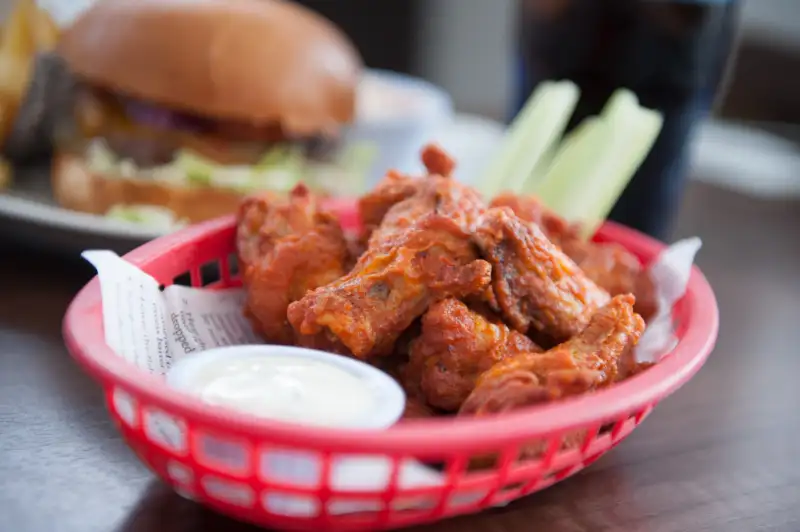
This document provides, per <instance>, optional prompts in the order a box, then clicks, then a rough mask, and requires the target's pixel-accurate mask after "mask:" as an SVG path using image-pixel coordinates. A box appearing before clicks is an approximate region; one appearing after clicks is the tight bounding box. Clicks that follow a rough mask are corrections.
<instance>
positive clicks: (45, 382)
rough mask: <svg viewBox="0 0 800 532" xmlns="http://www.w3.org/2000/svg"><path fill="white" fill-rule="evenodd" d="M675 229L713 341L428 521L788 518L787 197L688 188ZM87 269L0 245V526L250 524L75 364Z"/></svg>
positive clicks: (567, 527)
mask: <svg viewBox="0 0 800 532" xmlns="http://www.w3.org/2000/svg"><path fill="white" fill-rule="evenodd" d="M680 225H681V227H680V228H679V231H678V232H679V235H680V236H686V235H691V234H698V235H700V236H701V237H703V239H704V243H705V247H704V249H703V250H702V251H701V256H700V259H699V264H700V266H701V267H702V268H703V269H704V271H705V273H706V275H707V276H708V278H709V280H710V281H711V284H712V285H713V286H714V288H715V290H716V293H717V296H718V299H719V305H720V311H721V331H720V337H719V343H718V344H717V349H716V351H715V352H714V353H713V354H712V356H711V358H710V360H709V362H708V363H707V365H706V366H705V367H704V368H703V370H702V371H701V372H700V373H699V374H698V375H697V377H695V379H694V380H692V381H691V382H690V383H689V384H687V385H686V386H685V387H684V388H682V389H681V390H679V391H678V392H677V393H676V394H675V395H674V396H673V397H672V398H670V399H668V400H666V401H665V402H663V403H662V404H661V405H660V406H659V407H658V408H657V409H656V410H655V412H654V413H653V414H652V415H651V416H650V417H649V418H648V420H647V421H646V422H645V423H644V424H643V425H642V426H641V427H640V428H639V429H637V430H636V431H635V432H634V433H633V434H632V435H631V437H630V438H628V439H627V440H626V441H625V442H624V443H623V444H621V445H620V446H619V447H617V448H616V449H615V450H614V451H612V452H611V453H609V454H608V455H607V456H606V457H604V458H602V459H601V460H600V461H598V462H597V463H596V464H595V465H593V466H591V467H590V468H588V469H587V470H586V471H584V472H583V473H581V474H579V475H577V476H576V477H573V478H571V479H569V480H567V481H565V482H563V483H562V484H560V485H556V486H555V487H553V488H550V489H548V490H546V491H544V492H541V493H538V494H534V495H532V496H530V497H528V498H526V499H524V500H521V501H518V502H516V503H514V504H512V505H510V506H509V507H507V508H504V509H500V510H494V511H491V512H486V513H483V514H479V515H475V516H466V517H462V518H457V519H453V520H450V521H446V522H443V523H439V524H436V525H430V526H427V527H423V528H419V529H416V530H420V531H422V530H424V531H430V532H433V531H438V532H445V531H454V532H455V531H463V532H470V531H475V532H477V531H486V532H489V531H491V532H511V531H519V532H522V531H533V530H537V531H548V532H584V531H592V532H594V531H623V530H624V531H639V530H641V531H648V532H673V531H674V532H681V531H725V532H739V531H741V532H750V531H755V530H759V531H760V530H771V531H786V532H796V531H798V530H800V505H798V503H799V502H800V460H798V458H797V454H798V452H797V440H796V439H795V438H798V437H800V383H799V382H798V375H800V350H799V349H798V347H797V346H798V345H799V344H800V204H798V203H789V202H762V201H758V200H753V199H747V198H744V197H741V196H737V195H735V194H733V193H730V192H726V191H722V190H719V189H712V188H708V187H707V186H704V185H698V184H695V185H692V187H691V190H690V192H689V195H688V197H687V200H686V202H685V205H684V210H683V213H682V216H681V223H680ZM90 275H91V270H90V269H89V267H88V266H86V265H84V264H82V263H81V262H80V261H78V260H72V261H69V260H65V259H64V258H59V257H55V256H47V255H45V254H42V253H40V252H35V251H32V250H28V249H25V248H22V247H19V246H18V245H13V246H11V245H2V246H0V530H1V531H8V532H34V531H35V532H38V531H42V532H60V531H65V532H91V531H115V532H166V531H169V532H184V531H186V532H190V531H191V532H195V531H215V532H216V531H250V530H255V529H253V528H251V527H248V526H246V525H242V524H238V523H235V522H232V521H230V520H228V519H226V518H224V517H222V516H219V515H216V514H214V513H212V512H210V511H207V510H204V509H202V508H201V507H200V506H198V505H196V504H194V503H191V502H188V501H185V500H183V499H181V498H179V497H178V496H176V495H173V494H172V493H171V492H170V491H169V490H168V489H167V488H165V487H163V485H161V484H160V483H159V482H158V481H156V480H155V478H154V477H153V476H152V475H151V474H150V473H149V472H147V471H146V470H145V468H144V467H143V466H141V465H140V464H139V463H138V462H137V460H136V458H135V457H134V456H133V454H132V453H131V452H129V451H128V449H127V447H126V446H125V445H124V444H123V443H122V441H121V440H120V438H119V437H118V436H117V433H116V432H115V429H114V428H113V427H112V425H111V423H110V421H109V419H108V417H107V416H106V413H105V409H104V406H103V402H102V400H101V395H100V392H99V389H98V388H97V386H95V384H94V383H93V382H92V381H91V380H90V379H89V378H88V377H86V376H85V375H84V374H83V373H82V372H81V370H79V369H78V367H77V366H76V365H75V364H74V363H73V362H72V360H71V358H70V357H69V355H68V353H67V351H66V350H65V348H64V347H63V343H62V340H61V332H60V325H61V318H62V315H63V313H64V311H65V309H66V306H67V304H68V302H69V301H70V299H71V297H72V296H73V295H74V293H75V292H76V291H77V289H78V288H80V287H81V286H82V285H83V284H84V282H85V281H86V280H88V278H89V277H90Z"/></svg>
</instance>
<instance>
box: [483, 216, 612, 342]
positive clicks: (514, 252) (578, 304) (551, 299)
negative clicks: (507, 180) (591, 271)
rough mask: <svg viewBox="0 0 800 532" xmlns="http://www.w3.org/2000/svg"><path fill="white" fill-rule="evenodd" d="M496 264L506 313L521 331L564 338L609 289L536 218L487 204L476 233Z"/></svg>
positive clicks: (496, 279)
mask: <svg viewBox="0 0 800 532" xmlns="http://www.w3.org/2000/svg"><path fill="white" fill-rule="evenodd" d="M474 239H475V242H476V243H477V244H478V247H479V248H480V249H481V252H482V255H483V257H484V258H485V259H486V260H488V261H489V262H490V263H491V265H492V287H493V289H494V295H495V297H496V299H497V303H498V305H499V306H500V309H501V311H502V314H503V317H504V318H505V319H506V320H507V321H508V323H509V325H511V326H512V327H513V328H514V329H516V330H518V331H519V332H522V333H526V332H529V331H530V332H532V333H536V334H537V337H540V336H544V337H546V338H548V339H550V340H552V342H553V343H560V342H563V341H565V340H568V339H569V338H572V337H573V336H575V335H576V334H578V333H579V332H581V331H582V330H583V329H584V328H585V327H586V325H587V324H588V323H589V319H590V318H591V316H592V314H593V313H594V311H595V310H597V309H598V308H599V307H602V306H603V305H604V304H606V303H607V302H608V299H609V295H608V293H607V292H606V291H605V290H603V289H602V288H600V287H598V286H597V285H596V284H595V283H593V282H592V281H591V280H590V279H589V278H588V277H586V275H584V273H583V272H582V271H581V270H580V268H578V267H577V265H576V264H575V263H574V262H573V261H572V260H571V259H570V258H569V257H567V256H566V255H565V254H564V253H563V252H562V251H561V250H560V249H559V248H558V247H557V246H555V245H554V244H553V243H551V242H550V241H549V240H548V239H547V237H546V236H545V235H544V233H542V231H541V230H540V229H539V227H538V226H537V225H536V224H532V223H527V222H524V221H523V220H521V219H520V218H518V217H516V216H515V215H514V213H513V212H512V211H511V210H510V209H507V208H494V209H490V210H488V211H487V212H486V213H485V214H484V215H483V217H482V218H481V220H480V222H479V223H478V227H477V229H476V231H475V234H474Z"/></svg>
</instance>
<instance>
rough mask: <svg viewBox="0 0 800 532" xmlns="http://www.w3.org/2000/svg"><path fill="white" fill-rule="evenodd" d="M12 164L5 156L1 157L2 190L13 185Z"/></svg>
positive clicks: (0, 177) (0, 178)
mask: <svg viewBox="0 0 800 532" xmlns="http://www.w3.org/2000/svg"><path fill="white" fill-rule="evenodd" d="M12 177H13V175H12V173H11V165H9V164H8V161H6V160H5V158H3V157H0V190H5V189H7V188H8V187H10V186H11V180H12Z"/></svg>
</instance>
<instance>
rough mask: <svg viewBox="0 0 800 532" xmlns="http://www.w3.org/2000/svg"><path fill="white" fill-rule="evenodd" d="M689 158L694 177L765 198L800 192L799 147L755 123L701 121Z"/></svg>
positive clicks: (793, 194)
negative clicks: (761, 128) (744, 124)
mask: <svg viewBox="0 0 800 532" xmlns="http://www.w3.org/2000/svg"><path fill="white" fill-rule="evenodd" d="M692 159H693V160H692V163H693V168H692V176H693V178H694V179H695V180H697V181H701V182H705V183H708V184H711V185H717V186H720V187H725V188H730V189H733V190H736V191H738V192H741V193H743V194H749V195H752V196H758V197H764V198H771V197H780V198H785V197H787V196H800V149H798V146H797V145H796V144H794V143H792V142H791V141H789V140H786V139H784V138H781V137H779V136H777V135H774V134H771V133H768V132H766V131H763V130H759V129H757V128H755V127H752V126H750V127H747V126H743V125H736V124H731V123H726V122H721V121H714V120H712V121H709V122H706V123H704V124H702V125H701V126H700V128H699V130H698V132H697V134H696V137H695V141H694V145H693V152H692Z"/></svg>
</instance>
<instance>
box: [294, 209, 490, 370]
mask: <svg viewBox="0 0 800 532" xmlns="http://www.w3.org/2000/svg"><path fill="white" fill-rule="evenodd" d="M490 280H491V266H489V264H488V263H487V262H485V261H482V260H478V259H477V258H476V256H475V252H474V250H473V248H472V245H471V243H470V241H469V239H468V238H467V237H466V235H465V234H464V233H463V231H462V230H461V228H460V227H459V226H458V224H457V223H456V222H454V221H453V220H452V219H450V218H446V217H443V216H440V215H437V214H435V213H434V214H430V215H428V216H425V217H424V218H423V219H421V220H419V221H418V222H416V223H415V224H414V225H413V226H412V227H410V228H409V229H408V230H407V231H404V232H400V233H397V234H396V235H394V238H390V239H387V240H385V241H383V242H380V243H378V244H375V243H373V244H372V245H370V247H369V248H368V249H367V251H366V253H364V255H362V256H361V258H360V259H359V260H358V262H357V263H356V265H355V267H354V268H353V270H352V271H351V272H350V273H349V274H347V275H346V276H344V277H342V278H340V279H338V280H336V281H334V282H332V283H330V284H328V285H326V286H321V287H320V288H318V289H316V290H314V291H313V292H310V293H309V294H307V295H306V296H305V297H304V298H303V299H301V300H300V301H297V302H295V303H292V304H291V305H290V306H289V313H288V315H289V321H290V322H291V324H292V325H293V326H294V328H295V330H297V331H298V332H299V333H300V334H303V335H317V334H325V335H327V336H328V337H329V338H330V339H331V340H335V341H338V342H341V343H342V344H344V345H345V346H346V347H347V348H348V349H349V350H350V351H351V352H352V354H353V355H355V356H356V357H358V358H361V359H366V358H369V357H372V356H378V355H385V354H388V353H391V351H392V349H393V347H394V343H395V341H396V340H397V339H398V337H400V335H401V334H402V333H403V331H405V330H406V329H407V328H408V327H409V326H410V325H411V324H412V323H413V322H414V320H415V319H416V318H418V317H419V316H421V315H422V314H423V313H424V312H425V311H426V310H427V309H428V306H429V305H430V304H432V303H434V302H436V301H438V300H440V299H444V298H447V297H466V296H468V295H470V294H475V293H479V292H481V291H483V290H485V288H486V287H487V286H488V285H489V283H490Z"/></svg>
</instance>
